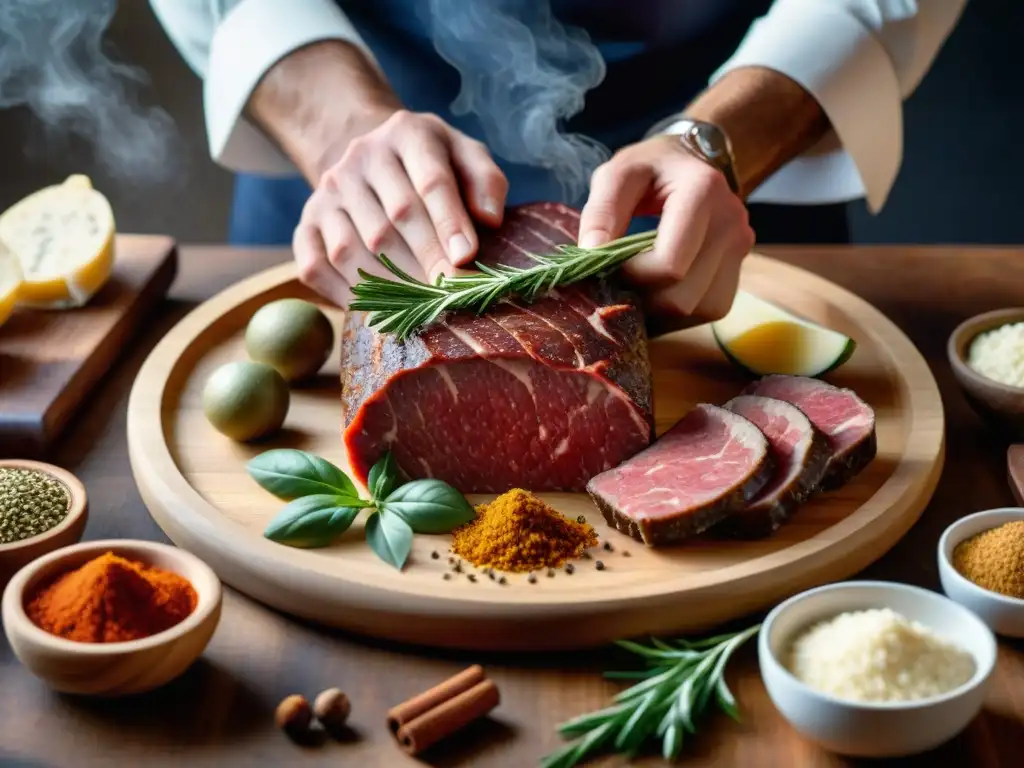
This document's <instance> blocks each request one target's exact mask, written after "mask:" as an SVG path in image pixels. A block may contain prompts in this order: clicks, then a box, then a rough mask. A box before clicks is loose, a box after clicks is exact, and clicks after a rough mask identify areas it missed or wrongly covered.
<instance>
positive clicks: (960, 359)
mask: <svg viewBox="0 0 1024 768" xmlns="http://www.w3.org/2000/svg"><path fill="white" fill-rule="evenodd" d="M1020 321H1024V307H1016V308H1012V309H997V310H995V311H993V312H985V313H983V314H980V315H975V316H974V317H971V318H968V319H967V320H965V321H964V322H962V323H960V325H958V326H957V327H956V329H955V330H954V331H953V333H952V334H950V336H949V341H948V342H947V343H946V354H947V356H948V357H949V364H950V365H951V366H952V368H953V375H954V376H955V377H956V380H957V382H958V383H959V384H960V388H961V389H962V390H963V393H964V397H965V398H966V400H967V402H968V403H970V404H971V407H973V408H974V410H975V411H977V413H978V415H980V416H981V417H982V418H983V419H985V421H986V422H988V424H989V425H990V426H992V427H993V428H994V429H995V430H996V431H998V432H1001V433H1003V434H1004V435H1005V436H1006V437H1009V438H1011V439H1015V440H1016V439H1024V388H1021V387H1011V386H1010V385H1008V384H1002V383H1000V382H998V381H993V380H992V379H989V378H986V377H984V376H982V375H981V374H980V373H976V372H975V371H973V370H972V369H971V368H969V367H968V366H967V350H968V348H969V347H970V344H971V342H972V341H974V339H975V337H977V335H978V334H979V333H984V332H985V331H990V330H992V329H993V328H998V327H999V326H1001V325H1005V324H1007V323H1015V322H1020Z"/></svg>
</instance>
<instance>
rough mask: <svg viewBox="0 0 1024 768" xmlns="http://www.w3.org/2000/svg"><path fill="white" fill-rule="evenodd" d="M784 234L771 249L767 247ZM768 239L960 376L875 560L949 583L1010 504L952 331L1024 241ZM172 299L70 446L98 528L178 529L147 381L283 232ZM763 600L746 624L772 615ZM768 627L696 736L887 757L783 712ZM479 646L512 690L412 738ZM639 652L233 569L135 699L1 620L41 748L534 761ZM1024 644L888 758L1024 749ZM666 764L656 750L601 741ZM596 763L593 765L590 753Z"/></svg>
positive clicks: (195, 254)
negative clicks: (957, 714) (399, 627)
mask: <svg viewBox="0 0 1024 768" xmlns="http://www.w3.org/2000/svg"><path fill="white" fill-rule="evenodd" d="M765 250H766V252H767V251H768V250H769V249H765ZM770 255H772V256H774V257H776V258H779V259H782V260H784V261H786V262H789V263H792V264H795V265H797V266H801V267H803V268H805V269H810V270H813V271H814V272H816V273H819V274H821V275H823V276H824V277H826V278H828V279H829V280H831V281H833V282H835V283H838V284H840V285H842V286H844V287H846V288H848V289H850V290H852V291H854V292H855V293H857V294H858V295H860V296H862V297H863V298H865V299H866V300H868V301H870V302H871V303H872V304H873V305H874V306H876V307H878V308H879V309H880V310H881V311H882V312H884V313H885V314H886V315H887V316H888V317H889V318H890V319H892V320H893V321H894V322H895V323H896V324H897V325H898V326H899V327H900V328H902V329H903V330H904V331H905V332H906V333H907V334H908V335H909V336H910V338H911V339H912V340H913V342H914V343H915V345H916V346H917V347H918V349H920V350H921V352H922V353H923V354H924V356H925V359H926V360H927V361H928V364H929V366H930V368H931V369H932V372H933V374H934V375H935V379H936V381H937V382H938V384H939V389H940V391H941V393H942V398H943V402H944V405H945V412H946V426H947V444H946V447H947V461H946V463H945V465H944V467H943V472H942V477H941V479H940V481H939V487H938V489H937V491H936V493H935V495H934V496H933V497H932V501H931V503H930V504H929V505H928V507H927V509H926V510H925V512H924V514H922V516H921V517H920V519H919V520H918V521H917V523H916V524H915V525H914V526H913V527H912V528H911V529H910V531H908V532H907V534H906V535H905V536H904V537H903V538H902V539H900V541H899V542H898V543H897V544H896V545H895V546H894V547H893V549H892V550H890V551H889V553H887V554H886V555H885V556H883V557H882V558H881V559H880V560H878V561H877V562H876V563H874V564H873V565H871V566H870V567H868V568H867V569H866V570H865V571H863V572H862V573H861V574H858V577H863V578H872V579H887V580H894V581H901V582H906V583H910V584H917V585H920V586H924V587H927V588H929V589H938V572H937V563H936V557H935V550H936V544H937V542H938V537H939V535H940V534H941V532H942V530H943V529H944V528H945V527H946V526H947V525H949V524H950V523H952V522H953V521H955V520H956V519H958V518H959V517H962V516H963V515H965V514H967V513H969V512H973V511H975V510H978V509H991V508H994V507H1002V506H1007V505H1011V504H1012V503H1013V497H1012V495H1011V492H1010V489H1009V487H1008V485H1007V482H1006V447H1007V444H1006V442H1005V441H1003V440H1001V439H999V438H998V437H996V436H994V435H993V434H992V433H991V432H989V431H988V430H987V429H986V428H985V426H984V424H983V423H982V422H981V420H980V419H979V417H978V416H977V414H975V412H974V411H973V410H972V409H971V407H970V406H969V405H968V404H967V403H966V401H965V400H964V399H963V396H962V394H961V391H960V389H959V387H958V385H957V384H956V382H955V380H954V379H953V375H952V372H951V371H950V369H949V366H948V364H947V363H946V350H945V346H946V339H947V337H948V336H949V333H950V332H951V331H952V330H953V328H954V327H955V326H956V325H957V324H958V323H959V322H960V321H961V320H963V319H965V318H967V317H969V316H971V315H974V314H977V313H979V312H984V311H987V310H990V309H996V308H1000V307H1007V306H1017V305H1018V304H1019V303H1020V297H1021V295H1022V292H1024V249H1015V248H968V247H908V246H902V245H901V246H893V247H882V246H876V247H857V248H842V247H834V248H833V247H828V248H822V247H788V248H773V249H771V250H770ZM180 258H181V270H180V274H179V277H178V279H177V281H176V283H175V285H174V287H173V288H172V291H171V294H170V299H169V300H168V301H167V302H165V304H164V305H163V307H162V309H161V310H160V312H158V313H157V314H155V315H154V317H153V319H152V321H151V324H149V325H148V326H147V327H146V328H145V329H144V332H143V333H144V336H143V338H141V339H140V340H139V342H138V343H137V344H136V345H134V346H133V347H132V349H131V350H129V351H128V353H127V354H126V355H125V356H124V358H123V359H122V360H121V361H119V362H118V363H117V364H116V365H115V367H114V368H113V369H112V370H111V374H110V376H109V377H108V378H107V379H106V380H105V382H104V385H103V386H102V387H100V388H98V389H97V390H95V397H94V400H93V403H92V407H90V408H89V409H87V410H85V411H84V412H82V414H81V416H80V418H79V419H78V420H76V422H75V423H73V424H72V425H71V426H70V427H69V430H68V432H67V433H66V436H65V439H64V440H63V441H61V444H60V445H59V446H58V447H57V448H56V450H55V456H54V460H55V461H56V462H57V463H58V464H60V465H61V466H64V467H66V468H68V469H71V470H72V471H74V472H75V474H76V475H78V477H80V478H81V479H82V481H83V482H84V483H85V484H86V486H87V487H88V489H89V496H90V503H91V505H92V507H93V510H94V514H92V515H90V518H89V524H88V526H87V527H86V532H85V538H86V539H90V540H91V539H100V538H108V537H127V538H142V539H155V540H161V541H165V540H166V537H165V536H164V535H163V533H162V532H161V531H160V529H159V528H158V527H157V525H156V523H155V522H154V521H153V519H152V518H151V517H150V516H149V514H147V511H146V508H145V506H144V504H143V502H142V499H141V497H140V496H139V493H138V491H137V489H136V487H135V484H134V482H133V480H132V476H131V470H130V464H129V460H128V452H127V442H126V439H125V430H126V424H127V418H126V408H125V406H126V403H127V399H128V393H129V390H130V388H131V385H132V382H133V381H134V379H135V376H136V374H137V373H138V371H139V368H140V366H141V365H142V363H143V362H144V360H145V359H146V356H147V355H148V353H149V351H150V350H152V349H153V347H154V346H155V345H156V344H157V343H158V342H159V341H160V339H161V338H162V337H163V335H164V334H166V333H167V332H168V331H169V330H170V329H171V328H172V327H173V326H174V324H175V323H176V322H177V321H178V320H180V319H181V318H182V317H183V316H184V315H185V314H186V313H187V312H188V311H189V310H191V309H192V308H194V307H195V306H196V303H197V302H198V301H201V300H204V299H207V298H209V297H210V296H212V295H213V294H215V293H216V292H217V291H220V290H221V289H223V288H224V287H226V286H227V285H229V284H231V283H232V282H234V281H236V280H239V279H241V278H244V277H246V276H248V275H252V274H253V273H255V272H258V271H259V270H261V269H263V268H266V267H268V266H271V265H273V264H279V263H282V262H284V261H287V260H288V259H289V254H288V252H287V251H286V250H284V249H245V250H232V249H228V248H222V247H216V246H204V247H196V246H189V247H186V248H183V249H182V251H181V254H180ZM759 618H760V614H753V615H751V616H749V617H746V618H744V619H743V620H741V621H740V622H739V624H746V623H747V622H752V621H757V620H758V619H759ZM753 651H754V649H753V646H750V647H748V648H746V649H744V650H743V651H741V652H740V653H739V655H738V656H737V657H736V659H735V662H734V663H733V664H731V665H730V671H729V674H728V678H729V681H730V684H731V685H732V688H733V691H734V692H735V694H736V697H737V699H738V700H739V706H740V709H741V712H742V715H743V721H742V722H741V723H735V722H733V721H732V720H729V719H728V718H725V717H716V718H713V719H711V720H709V721H708V722H707V723H706V724H705V725H704V726H703V727H702V728H701V732H700V735H699V736H697V737H695V738H694V739H692V740H691V741H690V742H689V743H688V746H687V747H686V750H685V762H684V763H682V764H685V765H687V766H697V767H699V768H703V767H704V766H709V767H711V768H721V767H723V766H730V767H731V766H744V767H745V766H757V768H762V766H764V767H765V768H861V766H863V768H874V767H876V766H877V765H878V763H877V761H857V760H848V759H844V758H841V757H837V756H835V755H831V754H828V753H827V752H824V751H822V750H821V749H819V748H817V747H815V746H813V745H810V744H808V743H806V742H805V741H803V740H802V739H801V738H800V737H799V736H798V735H797V734H796V733H795V732H794V731H793V730H792V729H791V728H790V727H789V726H788V725H787V724H786V723H785V722H784V721H783V720H782V719H781V718H780V717H779V715H778V714H777V713H776V712H775V710H774V708H773V707H772V705H771V702H770V701H769V700H768V698H767V693H766V692H765V690H764V685H763V684H762V682H761V678H760V675H759V674H758V669H757V661H756V655H755V653H754V652H753ZM472 663H480V664H482V665H483V666H484V668H485V670H486V672H487V674H488V676H489V677H490V678H492V679H493V680H494V681H495V682H496V683H497V685H498V687H499V688H500V690H501V698H502V702H501V705H500V706H499V707H498V708H497V709H496V710H495V711H494V713H493V716H492V717H491V718H489V719H486V720H484V721H481V722H480V723H479V724H478V726H475V727H473V728H470V729H468V730H467V731H465V732H464V733H463V734H461V735H460V737H459V738H457V739H454V740H451V741H449V742H447V743H443V744H438V745H437V746H436V747H435V748H434V749H432V750H430V753H429V754H426V755H423V756H422V757H421V758H419V759H413V758H408V757H406V756H405V755H403V754H402V753H401V751H400V750H399V749H398V748H397V746H396V745H395V742H394V737H393V736H392V735H391V734H390V733H389V731H388V729H387V727H386V726H385V724H384V721H385V717H386V714H387V711H388V709H389V708H390V707H392V706H394V705H395V704H398V703H399V702H401V701H404V700H406V699H408V698H410V697H411V696H413V695H415V694H417V693H419V692H421V691H424V690H426V689H428V688H430V687H431V686H433V685H435V684H436V683H438V682H440V681H442V680H444V679H445V678H447V677H450V676H451V675H453V674H456V673H457V672H459V671H461V670H463V669H465V668H466V667H467V666H468V665H469V664H472ZM628 663H629V660H628V659H624V658H623V657H622V656H621V655H619V654H616V653H613V652H610V651H608V650H606V649H602V650H598V651H593V652H571V653H551V654H531V655H529V656H523V655H518V654H493V653H453V652H444V651H433V650H429V649H425V648H420V647H415V646H401V645H395V644H392V643H385V642H372V641H367V640H365V639H363V638H360V637H358V636H354V635H351V634H347V633H344V632H339V631H336V630H330V629H326V628H323V627H319V626H317V625H316V624H314V623H311V622H301V621H294V620H292V619H291V618H290V617H288V616H286V615H284V614H282V613H279V612H277V611H272V610H267V609H266V608H264V607H262V606H261V605H259V604H257V603H255V602H253V601H252V600H250V599H248V598H246V597H245V596H243V595H241V594H239V593H238V592H235V591H234V590H232V589H227V590H225V595H224V608H223V619H222V621H221V623H220V626H219V627H218V629H217V632H216V634H215V635H214V637H213V640H212V641H211V643H210V645H209V646H208V648H207V650H206V653H205V654H204V655H203V658H202V659H201V660H200V661H199V662H198V663H197V664H196V665H195V666H193V667H192V668H191V669H190V670H189V671H188V672H186V673H185V675H184V676H182V677H181V678H180V679H179V680H177V681H176V682H174V683H172V684H170V685H169V686H166V687H165V688H162V689H160V690H157V691H153V692H152V693H149V694H145V695H143V696H140V697H137V698H133V699H128V700H125V701H114V702H104V701H96V700H82V699H76V698H70V697H63V696H55V695H53V694H52V693H51V692H50V690H49V689H48V688H47V687H46V685H45V684H44V683H42V682H41V681H39V680H37V679H36V678H34V677H33V676H32V674H31V673H30V672H28V670H26V669H25V668H24V667H23V666H21V664H20V663H19V662H18V661H17V660H16V659H15V658H14V656H13V654H12V653H11V651H10V648H9V646H8V645H7V643H6V641H5V640H4V638H2V637H0V715H2V717H3V724H4V725H3V731H2V732H3V739H2V740H0V764H4V765H11V766H22V767H23V768H57V767H61V768H62V767H63V766H76V768H78V767H81V768H106V766H110V765H143V764H144V765H146V766H152V767H153V768H178V767H179V766H181V765H188V766H190V768H224V767H225V766H226V767H228V768H253V766H257V767H262V766H267V768H271V767H273V768H277V766H317V768H319V767H320V766H323V767H324V768H328V767H331V768H333V766H338V765H355V766H360V768H423V766H434V767H435V768H469V767H470V766H472V767H473V768H476V767H477V766H480V767H481V768H524V766H531V765H536V764H537V760H538V758H539V757H540V756H541V755H543V754H545V753H547V752H549V751H551V750H552V749H554V748H555V747H556V746H557V745H558V744H559V743H560V740H559V738H558V736H557V735H556V733H555V725H556V724H557V723H559V722H562V721H563V720H566V719H568V718H569V717H573V716H575V715H578V714H581V713H583V712H587V711H590V710H593V709H597V708H599V707H603V706H606V705H607V704H608V703H609V699H610V697H611V696H612V695H613V694H614V693H615V692H616V691H617V690H619V689H620V688H621V686H620V685H619V684H617V683H614V682H611V681H607V680H603V679H602V678H601V676H600V672H601V670H605V669H620V668H624V667H625V666H626V665H627V664H628ZM331 685H337V686H338V687H340V688H341V689H342V690H344V691H345V692H346V693H347V694H348V695H349V697H350V698H351V699H352V704H353V711H352V717H351V719H350V723H351V726H352V730H353V734H352V737H351V739H350V740H349V742H347V743H344V744H335V743H326V744H324V745H322V746H320V747H314V748H300V747H297V746H295V745H294V744H293V743H291V742H290V741H289V740H288V739H287V738H286V737H285V736H284V735H283V734H282V733H281V732H280V731H278V730H277V729H276V728H275V727H274V725H273V718H274V707H275V706H276V705H277V703H278V702H279V701H280V700H281V699H282V698H283V697H284V696H286V695H288V694H290V693H295V692H301V693H303V694H305V695H306V696H307V697H309V698H310V699H311V700H312V697H314V696H315V695H316V694H317V693H318V692H319V691H320V690H322V689H324V688H326V687H328V686H331ZM1022 691H1024V644H1021V643H1019V642H1005V641H1001V642H1000V649H999V662H998V665H997V669H996V672H995V675H994V676H993V681H992V687H991V689H990V690H989V692H988V696H987V698H986V701H985V708H984V710H983V711H982V714H981V715H980V716H979V717H978V718H977V719H976V720H975V721H974V722H972V723H971V725H970V726H969V727H968V728H967V729H966V730H965V731H964V732H963V733H962V734H961V735H960V736H958V737H957V738H955V739H953V740H952V741H950V742H949V743H947V744H946V745H944V746H943V747H940V748H939V749H936V750H934V751H933V752H930V753H928V754H925V755H919V756H916V757H914V758H909V759H906V760H893V761H886V762H885V765H886V766H906V768H916V766H922V765H925V766H930V765H970V766H975V767H977V768H1001V767H1002V766H1011V765H1016V764H1017V763H1018V762H1019V759H1020V744H1021V743H1022V742H1024V695H1022V693H1021V692H1022ZM627 764H628V765H631V766H637V767H638V768H639V767H644V768H657V767H661V768H664V766H665V765H666V764H665V763H664V762H663V761H661V760H659V759H657V758H656V757H648V758H643V759H637V760H633V761H628V762H627V761H624V760H621V759H618V758H611V759H608V760H599V761H594V763H593V764H592V765H593V767H594V768H613V767H615V768H619V767H620V766H623V765H627ZM588 768H590V767H589V766H588Z"/></svg>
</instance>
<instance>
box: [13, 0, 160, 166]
mask: <svg viewBox="0 0 1024 768" xmlns="http://www.w3.org/2000/svg"><path fill="white" fill-rule="evenodd" d="M116 7H117V2H116V0H0V108H3V107H13V106H25V107H27V108H28V109H29V110H31V111H32V113H33V114H34V115H35V116H36V118H37V119H38V120H39V121H40V122H41V123H42V125H43V128H44V131H45V138H47V139H48V140H49V141H47V145H48V146H50V145H52V140H53V139H57V138H65V137H69V136H75V137H78V138H80V139H82V140H84V141H85V142H87V143H88V144H89V145H90V146H91V147H92V149H93V151H94V152H95V155H96V159H97V160H98V162H99V163H100V164H101V166H102V167H103V169H104V170H105V171H107V172H108V173H109V174H110V175H112V176H114V177H116V178H119V179H121V180H124V181H127V182H130V183H155V182H161V181H166V180H168V179H169V176H170V173H171V169H172V167H173V166H172V164H171V163H169V162H168V158H169V157H170V156H171V153H172V147H173V146H174V145H175V144H176V141H177V133H176V131H175V129H174V123H173V121H172V120H171V117H170V115H168V114H167V112H166V111H164V110H163V109H161V108H159V107H156V106H146V105H143V104H142V103H141V102H140V101H139V97H138V94H139V91H141V90H142V89H143V88H144V87H145V86H147V85H148V84H149V79H148V77H147V76H146V74H145V73H144V72H143V71H142V70H141V69H139V68H137V67H132V66H128V65H127V64H124V63H121V62H118V61H115V60H114V59H112V58H111V57H110V56H109V55H108V53H107V51H106V46H105V44H104V41H103V35H104V33H105V32H106V30H107V28H108V27H109V26H110V21H111V19H112V18H113V15H114V11H115V10H116Z"/></svg>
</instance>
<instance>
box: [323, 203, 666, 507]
mask: <svg viewBox="0 0 1024 768" xmlns="http://www.w3.org/2000/svg"><path fill="white" fill-rule="evenodd" d="M578 227H579V213H578V212H577V211H575V210H573V209H572V208H568V207H566V206H562V205H555V204H549V203H544V204H537V205H528V206H520V207H518V208H510V209H509V210H508V211H506V213H505V220H504V223H503V225H502V227H501V228H500V229H498V230H496V231H481V232H480V241H481V244H480V260H481V261H484V262H487V263H492V264H493V263H504V264H511V265H516V266H529V265H530V264H533V263H535V262H533V261H532V260H531V259H530V257H529V253H531V252H532V253H542V254H543V253H551V252H552V250H553V248H554V246H555V245H557V244H560V243H569V242H575V239H576V233H577V230H578ZM341 354H342V410H343V415H344V425H345V427H344V437H343V439H344V442H345V447H346V448H347V450H348V456H349V461H350V463H351V466H352V469H353V471H354V473H355V475H356V476H357V477H358V478H359V479H360V480H361V481H363V482H365V481H366V477H367V474H368V472H369V469H370V467H371V466H372V465H373V463H374V462H375V461H377V459H378V458H380V456H381V455H382V454H383V453H384V452H385V451H387V450H390V451H392V452H393V453H394V456H395V458H396V460H397V462H398V465H399V467H400V469H401V470H402V472H403V473H404V474H405V475H406V476H408V477H410V478H423V477H436V478H440V479H441V480H444V481H446V482H448V483H450V484H452V485H453V486H455V487H456V488H458V489H459V490H461V491H462V492H464V493H501V492H504V491H506V490H508V489H510V488H516V487H520V488H528V489H530V490H534V491H582V490H583V489H584V488H585V487H586V483H587V481H588V480H589V479H590V478H591V477H593V476H594V475H596V474H598V473H599V472H603V471H604V470H607V469H610V468H612V467H615V466H617V465H618V464H619V463H620V462H622V461H623V460H624V459H627V458H629V457H630V456H632V455H633V454H635V453H636V452H637V451H640V450H642V449H643V448H645V447H646V446H647V445H649V444H650V441H651V437H652V436H653V432H654V427H653V414H652V404H651V367H650V362H649V361H648V357H647V335H646V332H645V330H644V323H643V316H642V314H641V313H640V311H639V309H638V308H637V303H636V300H635V297H634V296H633V295H632V294H630V293H628V292H626V291H624V290H622V289H620V288H619V287H618V286H616V285H614V284H612V283H610V282H607V281H597V280H591V281H585V282H581V283H578V284H573V285H569V286H565V287H563V288H560V289H558V290H557V291H553V292H551V293H550V294H549V295H548V296H547V297H545V298H543V299H541V300H539V301H536V302H534V303H532V304H529V305H527V304H523V303H521V302H518V301H502V302H500V303H498V304H496V305H494V306H493V307H492V308H491V309H490V310H488V311H487V312H486V313H485V314H484V315H482V316H478V315H475V314H473V313H465V312H459V313H454V314H451V315H449V316H448V317H447V318H446V319H445V320H444V322H441V323H437V324H434V325H431V326H428V327H427V328H424V329H423V330H422V332H420V333H419V334H417V335H415V336H413V337H410V338H409V339H407V340H406V341H404V342H399V341H397V340H396V339H395V337H394V336H393V335H391V334H381V333H378V332H377V331H376V330H374V329H372V328H370V327H369V326H368V325H367V324H366V316H365V314H363V313H352V314H351V315H350V317H349V318H348V321H347V323H346V328H345V331H344V333H343V334H342V349H341Z"/></svg>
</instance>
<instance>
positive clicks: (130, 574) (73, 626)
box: [25, 552, 197, 643]
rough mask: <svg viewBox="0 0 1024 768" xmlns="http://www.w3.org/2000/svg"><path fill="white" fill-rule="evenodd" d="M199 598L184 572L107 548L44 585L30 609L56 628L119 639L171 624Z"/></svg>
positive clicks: (88, 639)
mask: <svg viewBox="0 0 1024 768" xmlns="http://www.w3.org/2000/svg"><path fill="white" fill-rule="evenodd" d="M196 600H197V598H196V591H195V589H194V588H193V587H192V584H191V583H189V581H188V580H187V579H185V578H183V577H181V576H179V575H178V574H176V573H171V572H169V571H164V570H161V569H159V568H152V567H149V566H147V565H144V564H142V563H138V562H134V561H132V560H127V559H125V558H123V557H119V556H117V555H115V554H114V553H112V552H107V553H106V554H103V555H100V556H99V557H97V558H94V559H93V560H90V561H89V562H88V563H86V564H85V565H83V566H81V567H80V568H78V569H77V570H74V571H71V572H69V573H65V574H63V575H61V576H59V577H58V578H57V579H56V580H55V581H53V582H51V583H49V584H45V585H43V586H42V588H41V589H40V590H39V591H38V592H36V593H35V594H33V595H31V596H29V598H28V599H27V600H26V605H25V610H26V612H27V613H28V616H29V618H30V619H31V620H32V622H33V623H34V624H36V626H38V627H40V628H41V629H44V630H46V631H47V632H49V633H50V634H53V635H58V636H59V637H63V638H65V639H67V640H77V641H79V642H83V643H117V642H124V641H126V640H138V639H141V638H143V637H149V636H150V635H155V634H157V633H158V632H163V631H164V630H165V629H170V628H171V627H173V626H174V625H175V624H177V623H179V622H180V621H182V620H184V619H185V618H186V617H187V616H188V615H189V614H191V613H192V611H194V610H195V607H196Z"/></svg>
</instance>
